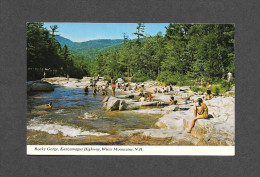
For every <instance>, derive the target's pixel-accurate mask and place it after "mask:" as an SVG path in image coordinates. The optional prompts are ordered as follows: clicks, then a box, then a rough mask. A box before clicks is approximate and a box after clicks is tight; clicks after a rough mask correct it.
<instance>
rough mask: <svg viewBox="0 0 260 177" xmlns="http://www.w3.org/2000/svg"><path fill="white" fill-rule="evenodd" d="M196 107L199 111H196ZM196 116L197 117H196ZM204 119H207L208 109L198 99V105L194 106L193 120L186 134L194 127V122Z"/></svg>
mask: <svg viewBox="0 0 260 177" xmlns="http://www.w3.org/2000/svg"><path fill="white" fill-rule="evenodd" d="M198 107H200V109H198ZM197 114H199V115H198V116H197ZM205 118H208V107H207V105H206V104H205V103H203V101H202V99H201V98H198V105H195V106H194V118H193V119H192V121H191V125H190V128H189V130H188V131H187V133H190V132H191V130H192V128H193V126H194V125H195V121H196V120H197V119H205Z"/></svg>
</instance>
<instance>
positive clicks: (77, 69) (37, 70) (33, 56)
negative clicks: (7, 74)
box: [27, 23, 88, 80]
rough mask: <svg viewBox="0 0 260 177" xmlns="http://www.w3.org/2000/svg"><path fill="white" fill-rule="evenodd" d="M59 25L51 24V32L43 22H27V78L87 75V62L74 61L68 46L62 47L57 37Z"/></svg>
mask: <svg viewBox="0 0 260 177" xmlns="http://www.w3.org/2000/svg"><path fill="white" fill-rule="evenodd" d="M57 29H58V26H57V25H54V26H51V33H50V32H49V31H48V30H47V29H45V28H44V27H43V23H27V79H28V80H35V79H41V78H42V77H43V73H44V72H45V73H46V76H47V77H52V76H65V75H67V74H69V75H70V76H71V77H82V76H84V75H87V74H88V72H87V71H86V68H87V63H84V62H83V60H84V59H82V60H79V61H78V62H74V60H75V59H74V56H73V55H72V54H71V53H70V51H69V49H68V47H67V46H66V45H65V46H64V47H62V46H61V45H60V43H59V42H58V41H57V40H56V39H55V36H56V35H55V32H57Z"/></svg>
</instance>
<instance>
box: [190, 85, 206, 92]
mask: <svg viewBox="0 0 260 177" xmlns="http://www.w3.org/2000/svg"><path fill="white" fill-rule="evenodd" d="M191 90H192V91H193V92H199V91H200V92H202V93H205V92H206V91H207V88H206V87H203V86H194V87H191Z"/></svg>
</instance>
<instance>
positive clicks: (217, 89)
mask: <svg viewBox="0 0 260 177" xmlns="http://www.w3.org/2000/svg"><path fill="white" fill-rule="evenodd" d="M212 92H213V93H215V94H216V95H219V93H220V87H219V86H213V88H212Z"/></svg>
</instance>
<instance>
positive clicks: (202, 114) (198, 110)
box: [44, 72, 232, 133]
mask: <svg viewBox="0 0 260 177" xmlns="http://www.w3.org/2000/svg"><path fill="white" fill-rule="evenodd" d="M45 77H46V74H45V73H44V78H45ZM67 78H69V76H67ZM227 79H228V82H229V83H231V79H232V73H230V72H229V73H228V76H227ZM97 80H99V76H98V78H97ZM97 80H93V79H91V80H90V87H92V93H93V95H96V94H97V92H100V90H102V95H103V96H107V95H108V87H109V83H108V82H107V83H106V84H104V85H103V86H102V87H97V85H96V83H97ZM201 82H202V83H204V79H202V80H201ZM111 86H112V96H115V90H116V87H117V88H118V89H123V91H126V90H131V86H130V84H128V83H126V84H124V85H123V86H122V84H121V83H118V84H117V86H116V81H115V80H114V78H113V77H111ZM160 86H161V89H158V88H157V87H156V88H155V89H154V91H153V93H154V94H158V93H168V92H171V91H173V87H172V86H171V85H169V86H165V87H163V83H162V82H161V83H160ZM206 88H207V94H206V96H205V97H203V98H204V100H210V99H212V98H213V95H212V93H211V89H212V85H211V83H210V82H208V83H207V85H206ZM138 89H139V90H140V96H141V98H140V99H139V102H144V101H148V102H149V101H152V94H151V93H150V94H149V95H148V97H147V98H146V97H145V94H144V90H145V89H144V85H141V86H139V87H138V85H137V84H136V85H135V87H134V89H133V90H134V91H138ZM84 91H85V93H88V92H89V87H88V86H86V87H85V88H84ZM194 102H197V103H198V104H197V105H195V106H194V109H193V112H194V117H193V118H192V121H191V125H190V127H189V129H188V131H187V133H191V131H192V128H193V127H194V125H195V122H196V120H198V119H205V118H208V107H207V105H206V104H205V103H203V99H202V98H198V99H197V100H196V101H195V100H190V97H186V98H185V100H184V102H183V103H178V101H177V100H175V99H174V95H173V94H172V95H171V96H170V104H169V105H181V104H189V103H194ZM45 106H46V107H48V108H52V107H53V104H52V102H51V101H50V102H49V103H48V104H46V105H45Z"/></svg>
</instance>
